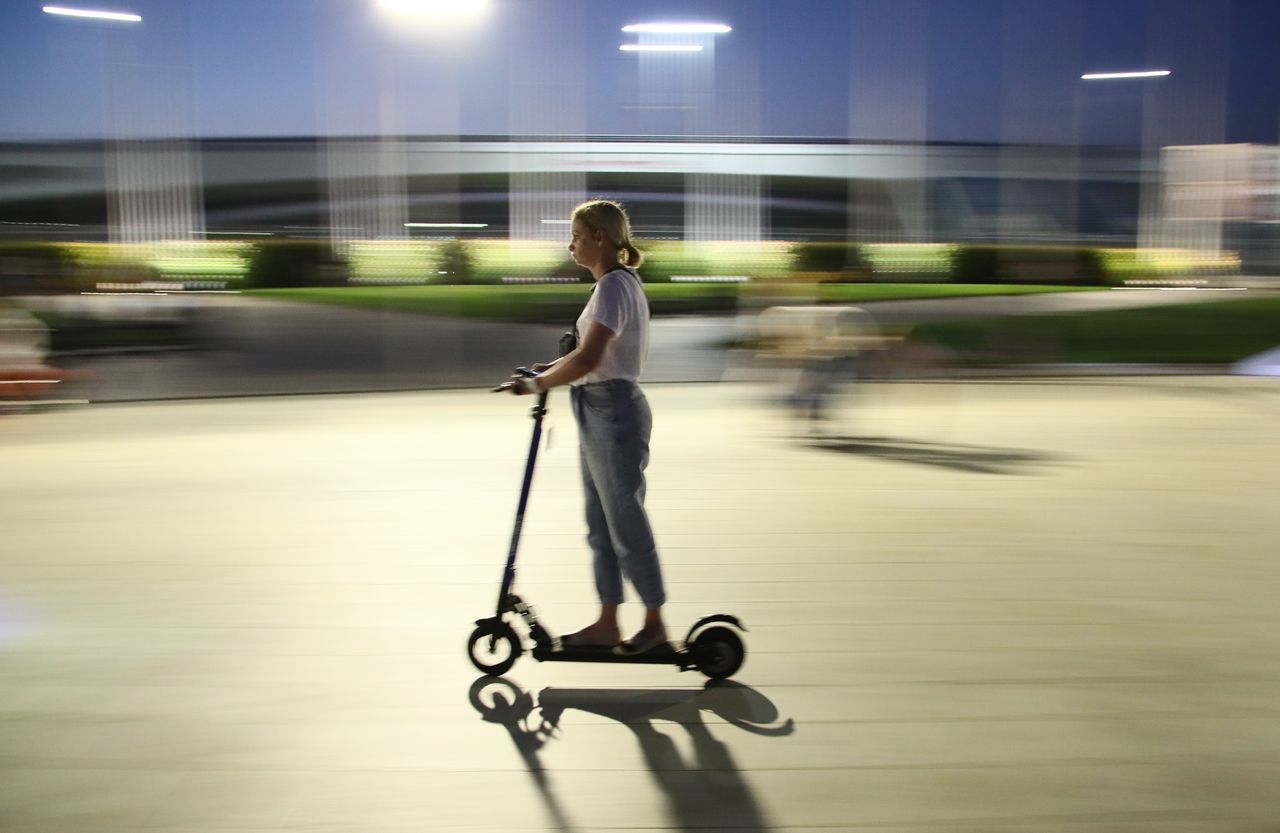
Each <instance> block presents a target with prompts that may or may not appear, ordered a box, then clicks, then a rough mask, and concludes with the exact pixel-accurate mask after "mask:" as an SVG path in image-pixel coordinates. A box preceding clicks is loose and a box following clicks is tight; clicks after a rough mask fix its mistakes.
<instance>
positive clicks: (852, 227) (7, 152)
mask: <svg viewBox="0 0 1280 833" xmlns="http://www.w3.org/2000/svg"><path fill="white" fill-rule="evenodd" d="M137 144H138V147H137V152H139V153H143V154H145V153H148V152H155V153H160V152H165V151H167V150H168V149H169V146H168V145H167V144H166V143H164V142H159V141H157V142H156V143H155V144H154V146H149V145H148V144H147V143H146V142H140V143H137ZM195 150H196V158H197V159H198V162H199V167H198V170H197V171H196V172H195V174H194V175H193V176H192V177H191V181H193V182H197V183H199V184H200V188H201V190H200V201H199V205H198V206H197V207H196V208H194V209H192V208H187V207H184V208H183V210H182V212H179V213H178V214H175V215H174V216H175V217H196V216H199V217H203V219H204V223H205V229H193V232H194V233H195V234H196V235H197V236H199V235H200V234H202V233H204V232H206V231H207V233H209V234H211V235H220V234H235V233H249V232H253V233H259V234H263V233H270V234H275V235H278V236H297V237H301V236H326V237H332V238H333V239H335V240H338V241H343V240H352V239H395V238H397V237H401V238H402V237H404V236H405V225H404V224H405V223H409V222H413V223H427V224H431V223H438V224H440V225H441V226H443V227H444V228H445V229H447V228H448V227H449V226H451V225H458V224H464V227H465V228H466V231H465V233H466V234H467V235H468V236H476V237H495V238H507V237H511V238H513V239H559V238H561V237H563V236H564V228H563V225H562V223H563V221H564V219H565V216H566V213H567V211H568V210H569V209H570V208H571V207H572V205H573V204H574V203H575V202H576V201H577V200H578V199H580V198H582V197H584V196H599V195H607V196H610V197H613V198H617V199H621V200H623V201H625V202H626V203H627V204H628V206H629V207H630V209H631V212H632V215H633V219H634V221H635V224H636V226H637V227H638V229H639V232H640V233H641V234H642V235H643V236H646V237H649V238H670V239H688V240H712V239H719V240H761V239H775V240H845V239H852V240H858V241H864V242H1002V243H1011V242H1017V243H1036V244H1087V245H1106V246H1118V247H1125V246H1135V245H1139V244H1141V245H1146V246H1160V247H1177V248H1187V249H1192V250H1195V251H1198V252H1203V253H1209V254H1212V253H1216V252H1221V251H1224V250H1226V251H1236V250H1238V251H1240V252H1242V254H1245V255H1246V257H1245V265H1246V268H1253V269H1266V270H1275V269H1280V264H1277V263H1276V261H1277V257H1276V255H1275V250H1276V245H1275V243H1274V238H1275V237H1276V231H1277V229H1280V223H1277V220H1278V219H1280V217H1278V216H1277V214H1278V213H1280V208H1278V204H1280V203H1278V201H1277V199H1276V193H1277V189H1278V188H1280V151H1277V149H1276V148H1273V147H1261V146H1250V145H1234V146H1222V145H1217V146H1194V147H1169V148H1165V149H1164V150H1163V152H1161V153H1150V152H1147V153H1144V152H1142V150H1141V149H1139V148H1128V147H1115V148H1111V147H1075V146H1054V145H1041V146H1036V145H1027V146H1019V147H1014V148H1011V147H1009V146H998V145H981V144H867V143H848V142H837V141H832V142H787V141H756V142H747V141H741V140H725V141H692V140H688V141H684V140H638V139H637V140H625V139H610V140H601V139H582V140H565V139H547V140H537V139H528V140H516V139H506V138H474V139H463V140H436V139H419V140H413V139H406V140H403V141H401V142H399V143H397V145H396V147H394V148H390V149H389V148H388V146H387V140H386V139H384V138H370V139H367V140H366V139H349V140H345V141H343V142H342V143H341V144H340V145H339V144H335V143H334V141H333V140H318V139H311V138H299V139H258V140H255V139H243V140H240V139H206V140H203V141H199V142H197V143H195ZM390 152H393V155H394V165H390V164H389V163H388V159H389V156H388V154H389V153H390ZM115 158H116V157H115V155H114V151H113V148H112V147H111V146H110V145H109V144H106V145H104V144H101V143H92V142H81V143H63V144H7V145H0V222H3V223H5V224H3V225H0V235H3V236H7V237H11V238H12V237H26V238H30V237H33V236H35V237H41V238H47V239H98V240H105V239H108V237H109V235H108V227H109V222H108V220H109V211H110V208H109V207H110V206H111V205H113V188H114V187H116V183H117V178H116V177H115V176H114V175H113V174H112V173H111V171H112V165H113V160H114V159H115ZM133 187H138V186H133ZM1144 187H1145V188H1146V191H1147V192H1148V193H1153V194H1155V195H1156V198H1155V199H1151V198H1149V197H1148V198H1145V199H1144V197H1143V196H1142V195H1143V189H1144ZM401 189H403V191H401ZM389 195H390V196H389ZM135 199H137V195H136V194H135ZM1143 206H1146V207H1147V211H1148V215H1147V216H1146V217H1145V218H1144V217H1143V216H1142V210H1141V209H1142V207H1143ZM1140 230H1142V231H1140ZM414 231H415V232H418V233H422V232H421V231H420V230H419V229H414ZM169 232H170V235H169V236H170V237H172V236H175V235H174V234H173V233H172V232H173V230H172V229H169ZM428 233H448V232H447V231H444V232H437V231H435V230H433V231H432V232H428ZM454 233H456V232H454Z"/></svg>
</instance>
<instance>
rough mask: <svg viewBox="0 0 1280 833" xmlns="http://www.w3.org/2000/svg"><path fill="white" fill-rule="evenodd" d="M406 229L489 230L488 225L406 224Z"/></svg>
mask: <svg viewBox="0 0 1280 833" xmlns="http://www.w3.org/2000/svg"><path fill="white" fill-rule="evenodd" d="M404 227H405V228H488V227H489V224H488V223H405V224H404Z"/></svg>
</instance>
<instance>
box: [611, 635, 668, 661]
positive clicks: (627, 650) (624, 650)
mask: <svg viewBox="0 0 1280 833" xmlns="http://www.w3.org/2000/svg"><path fill="white" fill-rule="evenodd" d="M669 647H671V643H670V642H669V641H667V637H666V635H665V634H648V635H646V634H645V633H644V631H641V632H640V633H638V634H636V635H635V636H633V637H631V638H630V639H628V640H627V641H626V642H623V643H622V644H621V645H618V646H616V647H615V648H614V649H613V653H614V655H615V656H619V657H634V656H636V655H637V654H644V653H648V652H649V651H652V650H654V649H655V648H669Z"/></svg>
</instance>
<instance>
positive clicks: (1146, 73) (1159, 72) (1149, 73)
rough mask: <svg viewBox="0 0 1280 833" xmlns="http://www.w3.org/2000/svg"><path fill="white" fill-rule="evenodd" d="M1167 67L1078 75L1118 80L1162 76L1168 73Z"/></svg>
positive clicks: (1095, 78)
mask: <svg viewBox="0 0 1280 833" xmlns="http://www.w3.org/2000/svg"><path fill="white" fill-rule="evenodd" d="M1169 74H1170V71H1169V70H1167V69H1142V70H1136V71H1134V72H1086V73H1085V74H1084V75H1081V76H1080V79H1081V80H1082V81H1118V80H1121V79H1125V78H1163V77H1165V76H1166V75H1169Z"/></svg>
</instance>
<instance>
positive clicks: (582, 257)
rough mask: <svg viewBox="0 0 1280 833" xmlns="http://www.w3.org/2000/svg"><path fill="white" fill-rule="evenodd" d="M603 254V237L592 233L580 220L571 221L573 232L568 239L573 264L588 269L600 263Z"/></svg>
mask: <svg viewBox="0 0 1280 833" xmlns="http://www.w3.org/2000/svg"><path fill="white" fill-rule="evenodd" d="M603 252H604V235H603V234H601V233H600V232H592V231H591V229H589V228H587V224H586V223H584V222H582V221H581V220H574V221H573V232H572V236H571V237H570V239H569V254H570V255H572V256H573V262H574V263H576V264H578V265H579V266H585V267H587V268H588V269H590V268H591V267H592V266H594V265H595V264H597V263H599V262H600V257H601V255H602V253H603Z"/></svg>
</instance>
